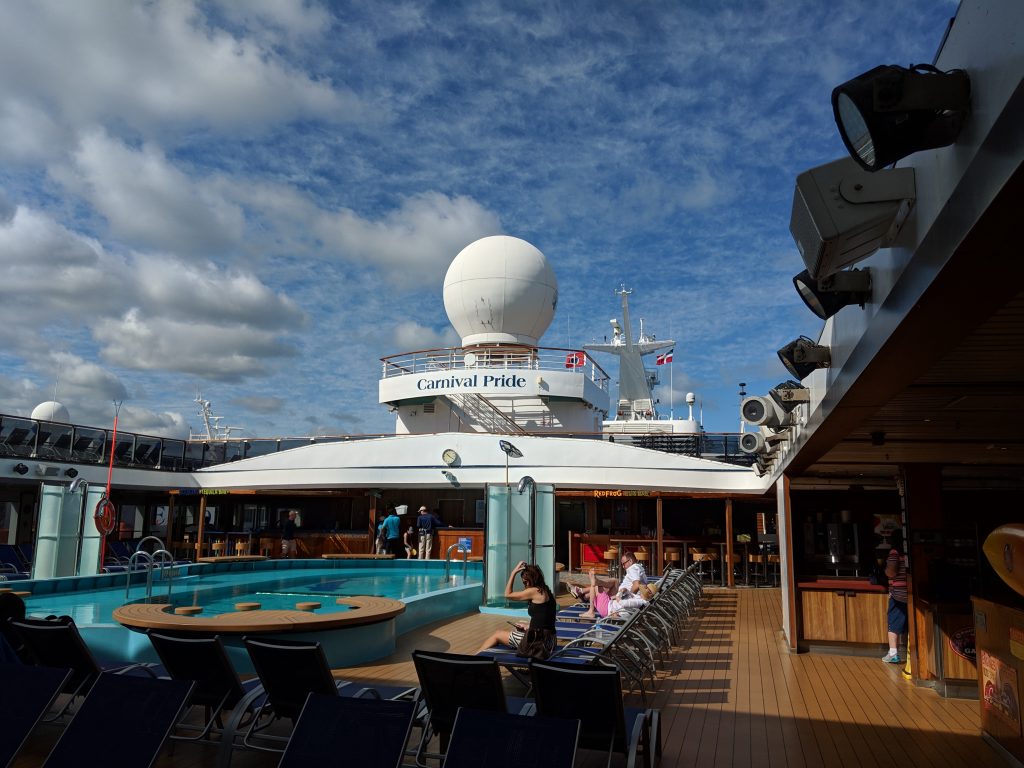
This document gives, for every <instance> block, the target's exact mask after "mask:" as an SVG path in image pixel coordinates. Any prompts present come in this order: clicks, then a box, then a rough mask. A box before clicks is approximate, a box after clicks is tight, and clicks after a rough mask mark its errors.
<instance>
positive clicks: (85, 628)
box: [18, 560, 483, 671]
mask: <svg viewBox="0 0 1024 768" xmlns="http://www.w3.org/2000/svg"><path fill="white" fill-rule="evenodd" d="M482 570H483V569H482V566H481V564H480V563H470V564H469V567H468V569H467V570H466V571H465V572H464V571H463V568H462V567H461V566H459V567H457V568H454V569H453V574H452V575H451V576H449V577H448V578H447V579H445V576H444V563H442V562H440V561H410V560H394V561H388V560H373V561H370V560H342V561H323V560H284V561H282V560H267V561H263V562H255V563H204V564H198V565H190V566H185V567H183V568H181V569H179V572H178V573H177V574H176V575H175V576H174V577H173V579H172V580H171V582H170V586H171V596H170V601H169V602H170V606H171V609H173V607H177V606H193V605H199V606H202V607H203V611H202V614H201V615H202V616H203V617H204V618H208V617H217V616H226V617H228V615H229V614H233V613H235V604H236V603H239V602H257V603H260V605H261V607H262V608H263V610H264V611H275V610H276V611H282V610H294V609H295V605H296V603H299V602H317V603H320V605H321V607H320V608H319V609H318V610H317V612H316V613H317V614H318V615H331V614H341V613H344V612H347V611H352V610H353V608H352V606H351V605H344V604H338V603H337V602H336V600H337V599H338V598H339V597H340V598H350V597H354V596H361V595H371V596H376V597H386V598H390V599H392V600H398V601H401V603H402V604H404V607H405V610H404V611H403V612H401V613H400V614H398V615H395V616H393V617H391V618H388V619H387V620H384V621H379V622H377V623H374V624H370V625H362V626H354V627H351V628H346V629H320V630H317V629H310V630H304V629H300V630H299V631H289V632H287V634H274V633H270V634H271V636H281V637H287V638H290V639H314V640H317V641H318V642H320V643H321V645H322V646H323V647H324V650H325V652H326V653H327V656H328V660H329V661H330V663H331V665H332V667H335V668H337V667H343V666H352V665H355V664H360V663H364V662H367V661H370V660H373V659H376V658H380V657H382V656H386V655H388V654H390V653H392V652H393V651H394V648H395V640H396V638H397V637H398V636H400V635H402V634H404V633H405V632H409V631H410V630H412V629H415V628H417V627H419V626H422V625H424V624H428V623H430V622H434V621H439V620H442V619H445V618H449V617H452V616H457V615H459V614H462V613H466V612H469V611H475V610H477V609H478V608H479V606H480V604H481V602H482V600H483V579H482ZM132 582H133V585H132V587H131V589H130V591H129V593H128V599H127V601H126V599H125V586H126V583H127V577H126V575H125V574H109V575H103V576H90V577H76V578H66V579H49V580H45V581H26V582H19V585H18V586H19V588H24V589H27V590H29V591H31V592H32V594H31V596H29V597H28V598H26V608H27V610H28V612H29V613H30V614H32V615H37V616H46V615H50V614H54V615H65V614H66V615H68V616H71V617H72V618H73V619H74V620H75V623H76V624H77V625H78V627H79V629H80V631H81V633H82V636H83V637H84V638H85V641H86V642H87V643H88V644H89V646H90V648H91V649H92V650H93V653H95V654H96V656H97V658H99V659H100V660H103V661H122V660H127V661H156V655H155V653H154V652H153V650H152V647H151V646H150V644H149V641H148V639H147V638H146V637H145V636H144V635H142V634H141V633H140V632H137V631H132V630H131V629H128V628H126V627H123V626H122V625H121V624H119V623H118V622H117V621H115V619H114V616H113V613H114V611H115V609H117V608H119V607H120V606H122V605H124V604H125V603H126V602H128V603H140V602H148V601H146V599H145V596H146V590H145V574H140V573H136V574H133V576H132ZM167 591H168V583H167V582H166V581H164V580H161V579H159V578H156V577H155V578H154V582H153V593H152V594H153V601H152V602H161V603H166V602H168V600H167ZM171 609H168V610H171ZM181 620H182V622H183V627H185V628H186V629H187V628H188V627H187V624H186V623H187V622H188V621H189V619H188V618H185V617H182V619H181ZM222 638H223V639H224V642H225V644H226V645H227V646H228V650H229V654H230V655H231V656H232V660H233V661H234V662H235V663H236V666H238V668H239V671H248V670H249V669H250V667H249V661H248V656H247V654H245V653H244V649H242V645H241V633H239V635H238V636H237V637H232V636H230V635H228V634H222Z"/></svg>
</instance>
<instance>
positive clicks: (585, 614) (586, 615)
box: [580, 611, 597, 619]
mask: <svg viewBox="0 0 1024 768" xmlns="http://www.w3.org/2000/svg"><path fill="white" fill-rule="evenodd" d="M580 618H581V619H596V618H597V614H596V613H594V612H593V611H584V612H583V613H581V614H580Z"/></svg>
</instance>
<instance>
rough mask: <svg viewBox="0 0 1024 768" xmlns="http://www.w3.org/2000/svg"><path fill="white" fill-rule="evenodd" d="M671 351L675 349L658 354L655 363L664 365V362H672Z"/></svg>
mask: <svg viewBox="0 0 1024 768" xmlns="http://www.w3.org/2000/svg"><path fill="white" fill-rule="evenodd" d="M673 352H675V350H674V349H670V350H669V351H668V352H666V353H664V354H662V355H658V357H657V358H655V360H654V362H655V365H664V364H665V363H671V362H672V353H673Z"/></svg>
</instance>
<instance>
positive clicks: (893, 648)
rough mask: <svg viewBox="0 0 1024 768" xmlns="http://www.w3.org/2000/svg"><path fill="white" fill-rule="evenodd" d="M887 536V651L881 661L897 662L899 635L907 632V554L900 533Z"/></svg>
mask: <svg viewBox="0 0 1024 768" xmlns="http://www.w3.org/2000/svg"><path fill="white" fill-rule="evenodd" d="M889 537H890V541H891V542H892V546H891V549H890V550H889V557H887V558H886V560H885V575H886V577H887V578H888V579H889V612H888V621H887V623H888V629H889V652H888V653H887V654H885V656H883V657H882V661H884V662H887V663H889V664H899V663H901V661H902V659H900V650H899V643H900V635H905V634H906V633H907V556H906V555H904V554H903V551H902V538H903V536H902V534H901V533H900V532H899V531H892V532H891V533H890V534H889Z"/></svg>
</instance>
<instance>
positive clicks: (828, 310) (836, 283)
mask: <svg viewBox="0 0 1024 768" xmlns="http://www.w3.org/2000/svg"><path fill="white" fill-rule="evenodd" d="M793 285H794V286H796V291H797V293H799V294H800V298H801V299H803V300H804V304H806V305H807V308H808V309H810V310H811V312H813V313H814V314H816V315H817V316H818V317H820V318H821V319H822V320H828V319H829V318H830V317H832V315H834V314H835V313H836V312H838V311H839V310H840V309H842V308H843V307H847V306H849V305H851V304H859V305H860V308H861V309H863V308H864V304H865V302H867V301H870V300H871V273H870V272H869V271H868V270H866V269H865V270H860V269H851V270H849V271H843V272H836V273H835V274H833V275H829V276H828V277H820V278H818V279H817V280H815V279H814V278H813V277H811V273H810V272H808V271H807V270H806V269H805V270H804V271H803V272H801V273H800V274H799V275H797V276H796V277H794V278H793Z"/></svg>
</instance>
